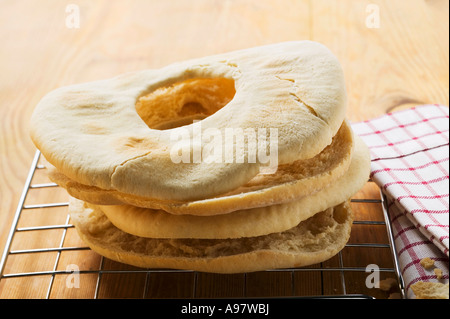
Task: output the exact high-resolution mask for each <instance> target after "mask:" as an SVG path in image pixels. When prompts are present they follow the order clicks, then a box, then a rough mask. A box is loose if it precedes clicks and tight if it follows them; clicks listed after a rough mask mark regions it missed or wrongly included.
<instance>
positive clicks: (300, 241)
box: [70, 200, 353, 273]
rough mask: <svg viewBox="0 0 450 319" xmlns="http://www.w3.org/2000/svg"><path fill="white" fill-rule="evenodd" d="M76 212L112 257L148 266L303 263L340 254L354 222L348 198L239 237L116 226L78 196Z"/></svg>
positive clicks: (249, 268)
mask: <svg viewBox="0 0 450 319" xmlns="http://www.w3.org/2000/svg"><path fill="white" fill-rule="evenodd" d="M70 215H71V219H72V222H73V224H74V225H75V227H76V229H77V231H78V233H79V235H80V237H81V239H82V240H83V241H84V242H85V243H86V244H87V245H88V246H89V247H90V248H91V249H92V250H94V251H96V252H98V253H99V254H101V255H103V256H105V257H107V258H110V259H112V260H115V261H118V262H122V263H126V264H129V265H133V266H137V267H142V268H170V269H184V270H195V271H201V272H212V273H242V272H253V271H261V270H269V269H276V268H293V267H303V266H307V265H311V264H315V263H319V262H322V261H324V260H327V259H329V258H331V257H332V256H334V255H336V254H337V253H338V252H339V251H340V250H341V249H342V248H344V246H345V244H346V243H347V241H348V239H349V236H350V230H351V225H352V220H353V216H352V211H351V208H350V204H349V203H348V202H345V203H343V204H341V205H338V206H336V207H334V208H329V209H327V210H325V211H324V212H320V213H317V214H315V215H314V216H313V217H311V218H309V219H308V220H306V221H304V222H302V223H300V224H299V225H297V226H296V227H294V228H291V229H289V230H287V231H285V232H280V233H273V234H270V235H265V236H258V237H245V238H239V239H153V238H143V237H138V236H134V235H130V234H128V233H125V232H123V231H121V230H119V229H118V228H117V227H115V226H114V225H113V224H112V223H111V222H110V221H109V220H108V218H107V217H106V216H105V215H104V214H103V213H102V212H101V211H100V210H98V209H92V208H89V207H87V206H86V205H85V204H84V202H82V201H79V200H74V201H73V202H72V205H71V208H70Z"/></svg>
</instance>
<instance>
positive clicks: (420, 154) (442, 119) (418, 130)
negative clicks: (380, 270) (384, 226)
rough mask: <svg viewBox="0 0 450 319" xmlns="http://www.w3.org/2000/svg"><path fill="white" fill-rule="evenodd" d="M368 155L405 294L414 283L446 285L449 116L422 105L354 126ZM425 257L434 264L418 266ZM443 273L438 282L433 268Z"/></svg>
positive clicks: (437, 108) (442, 110) (443, 109)
mask: <svg viewBox="0 0 450 319" xmlns="http://www.w3.org/2000/svg"><path fill="white" fill-rule="evenodd" d="M352 127H353V129H354V131H355V133H356V134H358V135H359V136H360V137H361V138H362V139H363V140H364V141H365V142H366V144H367V146H368V147H369V149H370V151H371V159H372V164H371V178H372V180H373V181H374V182H375V183H377V185H378V186H379V187H380V188H381V189H382V191H383V192H384V193H385V194H386V197H387V199H388V203H387V204H388V212H389V218H390V220H391V224H392V229H393V233H394V241H395V245H396V249H397V256H398V259H399V264H400V268H401V272H402V275H403V278H404V281H405V288H406V291H407V294H408V295H410V296H411V294H412V292H411V291H410V289H409V288H410V286H411V285H412V284H414V283H415V282H417V281H439V282H448V256H449V111H448V107H446V106H442V105H423V106H418V107H415V108H412V109H408V110H404V111H398V112H394V113H388V114H386V115H383V116H381V117H378V118H375V119H371V120H367V121H364V122H359V123H354V124H353V125H352ZM425 257H429V258H431V259H432V260H434V262H435V265H434V267H432V268H431V269H425V268H424V267H422V266H421V264H420V260H421V259H423V258H425ZM435 268H439V269H442V270H443V277H442V278H439V276H438V275H437V274H435V272H434V269H435Z"/></svg>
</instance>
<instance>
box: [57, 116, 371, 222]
mask: <svg viewBox="0 0 450 319" xmlns="http://www.w3.org/2000/svg"><path fill="white" fill-rule="evenodd" d="M354 144H355V141H354V134H353V131H352V129H351V127H350V124H349V123H348V122H347V121H344V122H343V123H342V126H341V128H340V129H339V131H338V133H337V134H336V135H335V136H334V138H333V140H332V143H331V144H330V145H329V146H328V147H326V148H325V149H324V150H323V151H322V152H320V153H319V154H318V155H316V156H315V157H313V158H312V159H306V160H298V161H295V162H293V163H290V164H285V165H280V166H279V168H278V170H277V172H276V173H275V174H271V175H268V174H258V175H257V176H255V177H254V178H253V179H252V180H250V181H249V182H247V183H246V184H245V185H242V186H241V187H238V188H237V189H235V190H233V191H231V192H228V193H225V194H221V195H220V196H215V197H211V198H202V199H199V200H194V201H170V200H158V199H156V198H142V197H136V196H132V195H128V194H124V193H121V192H118V191H115V190H103V189H100V188H97V187H90V186H86V185H82V184H80V183H77V182H75V181H73V180H71V179H69V178H68V177H67V176H65V175H63V174H61V173H60V172H58V171H57V170H56V169H54V168H53V169H52V168H51V169H50V172H49V177H50V179H51V180H52V181H54V182H55V183H57V184H59V185H60V186H62V187H64V188H65V189H66V190H67V191H68V193H69V194H70V195H71V196H73V197H75V198H78V199H81V200H84V201H87V202H89V203H92V204H97V205H121V204H128V205H132V206H137V207H144V208H151V209H159V210H164V211H166V212H169V213H172V214H176V215H185V214H189V215H196V216H212V215H220V214H227V213H230V212H234V211H238V210H245V209H251V208H258V207H266V206H272V205H276V204H282V203H288V202H291V201H295V200H298V199H300V198H302V197H305V196H308V195H311V194H314V193H315V192H317V191H319V190H321V189H323V188H325V187H326V186H328V185H329V184H331V183H334V182H335V181H336V180H338V179H339V178H340V177H341V176H342V175H344V174H346V172H347V170H348V168H349V165H350V162H351V160H352V154H353V151H354ZM359 144H361V141H359ZM364 147H365V146H359V151H360V152H362V151H363V148H364ZM366 161H370V159H368V158H367V159H366ZM366 166H367V165H366ZM358 185H359V184H358ZM347 198H348V197H347ZM345 199H346V198H342V200H341V201H343V200H345ZM336 204H337V203H336Z"/></svg>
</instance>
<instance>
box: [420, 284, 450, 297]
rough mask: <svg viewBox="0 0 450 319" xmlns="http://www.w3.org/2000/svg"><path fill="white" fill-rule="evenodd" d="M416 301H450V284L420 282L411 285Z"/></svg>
mask: <svg viewBox="0 0 450 319" xmlns="http://www.w3.org/2000/svg"><path fill="white" fill-rule="evenodd" d="M411 289H412V291H413V292H414V294H415V295H416V299H449V298H448V289H449V286H448V284H443V283H440V282H424V281H419V282H416V283H415V284H414V285H411Z"/></svg>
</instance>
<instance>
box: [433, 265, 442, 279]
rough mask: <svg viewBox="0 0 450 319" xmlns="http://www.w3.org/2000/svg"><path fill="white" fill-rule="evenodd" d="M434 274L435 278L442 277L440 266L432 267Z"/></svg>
mask: <svg viewBox="0 0 450 319" xmlns="http://www.w3.org/2000/svg"><path fill="white" fill-rule="evenodd" d="M434 274H435V275H436V278H437V279H442V276H443V274H442V269H440V268H435V269H434Z"/></svg>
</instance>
